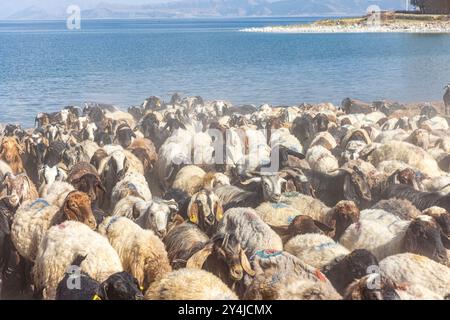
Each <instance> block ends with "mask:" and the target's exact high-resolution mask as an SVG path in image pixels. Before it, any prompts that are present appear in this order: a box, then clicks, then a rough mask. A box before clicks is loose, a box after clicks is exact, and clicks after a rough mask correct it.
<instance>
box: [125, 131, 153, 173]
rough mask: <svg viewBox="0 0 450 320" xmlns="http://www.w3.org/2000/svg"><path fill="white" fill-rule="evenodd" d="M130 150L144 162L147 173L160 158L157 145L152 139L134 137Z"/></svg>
mask: <svg viewBox="0 0 450 320" xmlns="http://www.w3.org/2000/svg"><path fill="white" fill-rule="evenodd" d="M128 150H129V151H131V153H133V154H134V155H135V156H136V157H137V158H138V159H139V160H140V161H141V162H142V164H143V165H144V172H145V174H147V173H149V172H150V171H151V170H152V169H153V166H154V164H155V162H156V161H157V160H158V153H157V152H156V148H155V145H154V144H153V142H152V141H151V140H150V139H146V138H139V139H134V141H133V142H132V143H131V145H130V146H129V147H128Z"/></svg>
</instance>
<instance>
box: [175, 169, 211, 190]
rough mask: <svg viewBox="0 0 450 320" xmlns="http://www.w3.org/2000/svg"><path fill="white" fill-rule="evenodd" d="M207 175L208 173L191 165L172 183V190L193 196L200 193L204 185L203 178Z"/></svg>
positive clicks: (182, 170)
mask: <svg viewBox="0 0 450 320" xmlns="http://www.w3.org/2000/svg"><path fill="white" fill-rule="evenodd" d="M205 175H206V172H205V171H204V170H203V169H201V168H199V167H197V166H194V165H190V166H186V167H183V168H181V169H180V171H178V173H177V175H176V176H175V180H174V181H173V183H172V188H174V189H180V190H182V191H185V192H186V193H187V194H188V195H190V196H192V195H193V194H195V193H197V192H198V191H200V188H201V187H202V184H203V177H204V176H205Z"/></svg>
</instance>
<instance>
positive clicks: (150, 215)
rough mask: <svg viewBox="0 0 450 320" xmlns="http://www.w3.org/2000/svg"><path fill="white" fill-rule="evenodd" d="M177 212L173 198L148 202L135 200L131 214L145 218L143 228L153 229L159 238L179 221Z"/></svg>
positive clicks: (176, 205)
mask: <svg viewBox="0 0 450 320" xmlns="http://www.w3.org/2000/svg"><path fill="white" fill-rule="evenodd" d="M142 212H143V213H142ZM177 212H178V204H177V203H176V201H175V200H161V199H158V200H156V199H154V200H152V201H151V202H150V203H145V202H137V203H135V204H134V206H133V216H134V217H135V218H138V217H139V216H142V217H143V218H145V222H144V226H145V229H150V230H153V232H155V234H156V235H157V236H158V237H160V238H161V239H163V238H164V237H165V236H166V234H167V233H168V232H169V231H170V229H171V228H172V227H173V226H174V225H175V224H177V223H178V222H179V220H178V219H179V216H178V214H177Z"/></svg>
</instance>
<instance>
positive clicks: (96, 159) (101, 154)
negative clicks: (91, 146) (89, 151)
mask: <svg viewBox="0 0 450 320" xmlns="http://www.w3.org/2000/svg"><path fill="white" fill-rule="evenodd" d="M107 157H108V154H107V153H106V151H105V150H103V149H98V150H97V151H95V153H94V155H93V156H92V158H91V161H90V163H91V164H92V165H93V166H94V167H95V168H96V169H97V170H98V169H99V168H100V163H101V162H102V160H103V159H105V158H107Z"/></svg>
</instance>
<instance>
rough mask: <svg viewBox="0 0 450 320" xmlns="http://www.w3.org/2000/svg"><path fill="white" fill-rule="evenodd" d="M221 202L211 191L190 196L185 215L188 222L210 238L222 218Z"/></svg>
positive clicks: (202, 191) (203, 191)
mask: <svg viewBox="0 0 450 320" xmlns="http://www.w3.org/2000/svg"><path fill="white" fill-rule="evenodd" d="M223 212H224V209H223V207H222V202H221V201H220V199H219V197H218V196H217V195H216V193H215V192H214V191H212V190H201V191H199V192H198V193H196V194H195V195H193V196H192V198H191V200H190V202H189V206H188V211H187V215H188V218H189V221H190V222H192V223H194V224H196V225H198V226H199V227H200V229H201V230H203V231H205V232H206V233H207V234H208V235H209V236H211V235H212V234H213V233H214V232H215V231H216V230H217V228H218V225H219V223H220V221H221V220H222V218H223Z"/></svg>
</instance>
